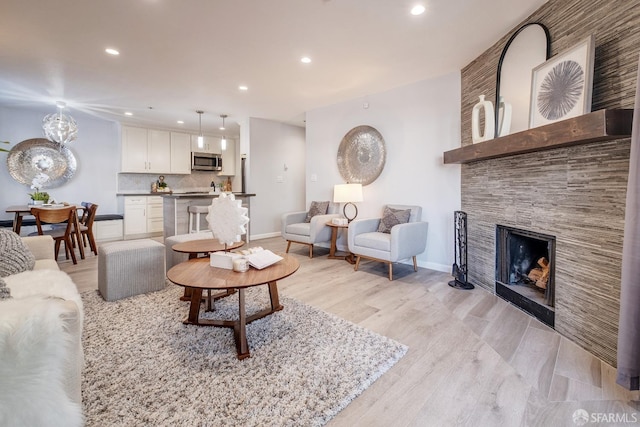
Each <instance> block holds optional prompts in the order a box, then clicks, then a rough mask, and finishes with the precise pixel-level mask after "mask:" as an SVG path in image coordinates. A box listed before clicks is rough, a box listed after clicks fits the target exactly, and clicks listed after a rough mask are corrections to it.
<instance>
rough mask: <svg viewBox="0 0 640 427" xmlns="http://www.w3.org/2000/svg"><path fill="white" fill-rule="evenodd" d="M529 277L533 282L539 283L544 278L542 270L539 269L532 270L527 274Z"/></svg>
mask: <svg viewBox="0 0 640 427" xmlns="http://www.w3.org/2000/svg"><path fill="white" fill-rule="evenodd" d="M527 277H528V278H529V279H530V280H531V281H532V282H537V281H538V280H539V279H540V278H541V277H542V269H541V268H538V267H536V268H533V269H531V271H530V272H529V274H527Z"/></svg>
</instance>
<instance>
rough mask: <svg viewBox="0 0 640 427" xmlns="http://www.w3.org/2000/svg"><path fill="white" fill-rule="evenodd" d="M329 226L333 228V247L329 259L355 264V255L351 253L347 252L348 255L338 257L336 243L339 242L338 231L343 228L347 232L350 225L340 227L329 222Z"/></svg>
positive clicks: (330, 249)
mask: <svg viewBox="0 0 640 427" xmlns="http://www.w3.org/2000/svg"><path fill="white" fill-rule="evenodd" d="M327 226H328V227H331V247H330V248H329V256H328V258H329V259H343V260H345V261H347V262H348V263H349V264H355V263H356V262H355V260H354V259H353V254H352V253H351V252H347V255H336V251H337V248H336V242H337V241H338V229H340V228H343V229H345V230H347V229H348V228H349V224H347V225H338V224H334V223H332V222H331V221H329V222H327Z"/></svg>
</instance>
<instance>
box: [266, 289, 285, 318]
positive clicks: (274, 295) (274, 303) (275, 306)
mask: <svg viewBox="0 0 640 427" xmlns="http://www.w3.org/2000/svg"><path fill="white" fill-rule="evenodd" d="M269 298H270V299H271V311H272V312H274V311H280V310H282V309H283V308H284V307H283V306H281V305H280V298H279V297H278V284H277V283H276V282H269Z"/></svg>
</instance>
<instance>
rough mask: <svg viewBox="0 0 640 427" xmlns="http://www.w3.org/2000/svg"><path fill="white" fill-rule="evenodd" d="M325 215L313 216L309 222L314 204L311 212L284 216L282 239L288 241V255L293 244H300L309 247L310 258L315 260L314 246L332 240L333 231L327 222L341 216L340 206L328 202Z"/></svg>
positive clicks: (292, 213)
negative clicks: (309, 214) (308, 218)
mask: <svg viewBox="0 0 640 427" xmlns="http://www.w3.org/2000/svg"><path fill="white" fill-rule="evenodd" d="M328 203H329V205H328V208H327V210H326V213H325V214H318V215H313V216H312V217H311V219H310V221H309V222H305V218H306V217H307V214H308V213H309V212H311V213H313V212H312V210H313V207H314V206H313V203H312V206H311V207H310V208H309V211H301V212H291V213H285V214H283V215H282V230H281V232H282V237H283V238H284V239H285V240H286V241H287V253H289V248H290V247H291V243H300V244H303V245H308V246H309V258H313V245H314V244H316V243H322V242H328V241H330V240H331V229H330V228H329V227H328V226H327V222H329V221H331V219H332V218H339V217H340V216H341V215H340V214H339V213H338V212H339V211H340V204H339V203H333V202H328Z"/></svg>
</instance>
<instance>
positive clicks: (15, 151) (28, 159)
mask: <svg viewBox="0 0 640 427" xmlns="http://www.w3.org/2000/svg"><path fill="white" fill-rule="evenodd" d="M7 166H8V168H9V174H10V175H11V177H12V178H13V179H15V180H16V181H18V182H19V183H20V184H25V185H31V184H32V183H33V179H34V178H35V177H36V176H38V175H40V174H41V173H42V174H45V175H47V176H48V177H49V179H48V180H47V181H45V182H44V183H43V185H42V188H43V189H44V188H55V187H60V186H61V185H62V184H64V183H65V182H67V181H68V180H70V179H71V178H72V177H73V175H74V174H75V172H76V158H75V156H74V155H73V153H72V152H71V150H69V149H68V148H67V147H65V146H64V145H60V144H58V143H55V142H51V141H49V140H48V139H45V138H33V139H27V140H24V141H22V142H20V143H19V144H16V145H15V146H14V147H13V148H12V149H11V151H10V152H9V154H8V155H7Z"/></svg>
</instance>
